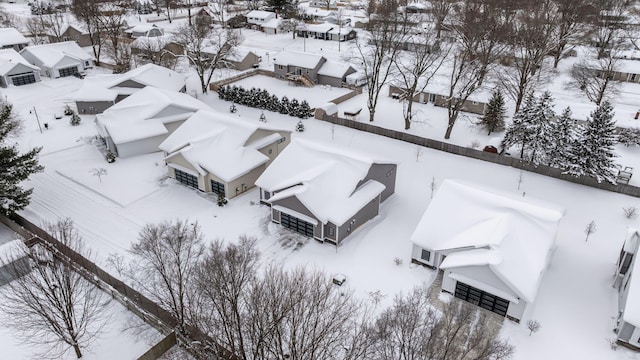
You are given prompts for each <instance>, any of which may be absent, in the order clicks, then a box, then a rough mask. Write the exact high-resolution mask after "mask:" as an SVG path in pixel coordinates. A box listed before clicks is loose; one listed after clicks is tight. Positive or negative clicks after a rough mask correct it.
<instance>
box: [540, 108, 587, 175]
mask: <svg viewBox="0 0 640 360" xmlns="http://www.w3.org/2000/svg"><path fill="white" fill-rule="evenodd" d="M551 133H552V135H551V137H552V138H553V139H554V142H553V143H552V144H551V147H550V148H549V150H548V153H547V158H548V164H549V166H553V167H557V168H560V169H568V168H569V167H570V162H571V159H572V156H571V154H572V153H573V152H574V151H575V150H574V147H575V145H576V140H577V139H578V138H579V136H578V135H579V134H577V133H576V127H575V123H574V121H573V119H572V118H571V108H569V107H567V108H565V109H564V110H563V111H562V115H560V117H559V118H557V119H556V120H555V121H553V122H552V123H551Z"/></svg>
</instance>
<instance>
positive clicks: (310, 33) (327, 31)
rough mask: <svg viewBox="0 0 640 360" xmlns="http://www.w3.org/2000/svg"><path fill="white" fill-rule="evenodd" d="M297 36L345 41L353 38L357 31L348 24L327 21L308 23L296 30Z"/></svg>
mask: <svg viewBox="0 0 640 360" xmlns="http://www.w3.org/2000/svg"><path fill="white" fill-rule="evenodd" d="M296 33H297V34H298V36H301V37H307V38H313V39H319V40H332V41H347V40H352V39H355V38H356V36H357V33H356V31H355V30H353V28H351V27H349V26H339V25H336V24H332V23H329V22H325V23H322V24H309V25H306V26H305V27H304V28H300V29H298V30H297V31H296Z"/></svg>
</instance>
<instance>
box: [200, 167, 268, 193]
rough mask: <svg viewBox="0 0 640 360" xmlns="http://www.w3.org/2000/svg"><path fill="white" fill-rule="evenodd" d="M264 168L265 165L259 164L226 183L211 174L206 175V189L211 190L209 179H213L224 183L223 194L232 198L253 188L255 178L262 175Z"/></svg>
mask: <svg viewBox="0 0 640 360" xmlns="http://www.w3.org/2000/svg"><path fill="white" fill-rule="evenodd" d="M265 169H266V166H265V165H264V164H262V165H259V166H258V167H256V168H254V169H252V170H251V171H249V172H248V173H246V174H244V175H242V176H240V177H238V178H237V179H234V180H231V181H230V182H228V183H227V182H225V181H223V180H222V179H220V178H218V177H216V176H215V175H213V174H209V175H207V187H209V189H208V190H207V191H211V189H210V187H211V182H210V180H214V181H217V182H220V183H223V184H225V196H226V197H227V198H228V199H233V198H234V197H236V196H238V195H241V194H243V193H245V192H247V191H249V190H251V189H253V188H254V187H255V186H256V185H255V183H256V180H257V179H258V178H259V177H260V175H262V173H263V172H264V170H265Z"/></svg>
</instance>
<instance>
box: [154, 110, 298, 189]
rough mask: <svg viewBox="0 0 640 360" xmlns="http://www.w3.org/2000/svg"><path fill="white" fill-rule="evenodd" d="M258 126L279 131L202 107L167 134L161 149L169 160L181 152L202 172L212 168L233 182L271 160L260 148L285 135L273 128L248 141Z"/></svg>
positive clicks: (213, 172)
mask: <svg viewBox="0 0 640 360" xmlns="http://www.w3.org/2000/svg"><path fill="white" fill-rule="evenodd" d="M258 130H272V131H276V130H275V129H274V128H272V127H271V126H267V125H266V124H265V125H262V124H260V125H258V124H252V123H249V122H246V121H239V120H238V119H236V118H232V117H230V116H229V115H227V114H222V113H219V112H216V111H212V110H200V111H198V112H196V113H195V114H193V115H192V116H191V117H190V118H189V119H188V120H187V121H185V122H184V123H183V124H182V125H181V126H180V127H179V128H178V129H177V130H176V131H175V132H174V133H173V134H171V135H170V136H169V137H167V139H165V140H164V141H163V142H162V143H161V144H160V149H161V150H163V151H165V152H167V153H168V154H169V155H168V156H167V157H166V159H167V161H169V162H170V159H171V158H172V157H174V156H175V155H177V154H181V155H182V156H183V157H184V159H185V160H186V161H188V162H189V163H190V164H191V165H192V166H193V167H194V168H195V169H196V170H197V171H198V173H200V174H201V175H205V174H207V172H208V173H211V174H214V175H215V176H217V177H219V178H221V179H222V180H224V181H227V182H229V181H232V180H234V179H236V178H238V177H239V176H242V175H244V174H246V173H248V172H249V171H251V170H253V169H255V168H256V167H257V166H259V165H262V164H264V163H266V162H267V161H269V157H268V156H266V155H264V154H262V153H261V152H260V151H259V149H261V148H263V147H264V146H266V145H269V144H272V143H274V142H276V141H278V140H280V139H282V135H281V134H280V133H278V132H273V133H269V134H266V135H265V136H264V137H261V138H259V139H255V140H253V141H251V142H250V143H247V141H248V140H249V138H250V137H251V136H252V135H253V134H254V133H255V132H256V131H258ZM277 131H280V132H283V133H287V134H288V133H289V131H288V130H277ZM286 136H289V135H286ZM212 154H218V155H217V156H212Z"/></svg>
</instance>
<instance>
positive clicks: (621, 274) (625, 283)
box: [614, 229, 640, 350]
mask: <svg viewBox="0 0 640 360" xmlns="http://www.w3.org/2000/svg"><path fill="white" fill-rule="evenodd" d="M639 238H640V234H639V233H638V230H636V229H629V231H628V232H627V237H626V239H625V242H624V244H623V245H622V249H621V250H620V256H619V258H618V262H617V266H616V279H615V282H614V286H615V287H617V288H618V318H617V321H616V328H615V329H614V331H615V332H616V334H617V340H618V342H619V343H622V344H624V345H626V346H628V347H631V348H634V349H636V350H640V265H638V264H640V262H639V261H636V260H637V258H638V246H639V245H640V241H639Z"/></svg>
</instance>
